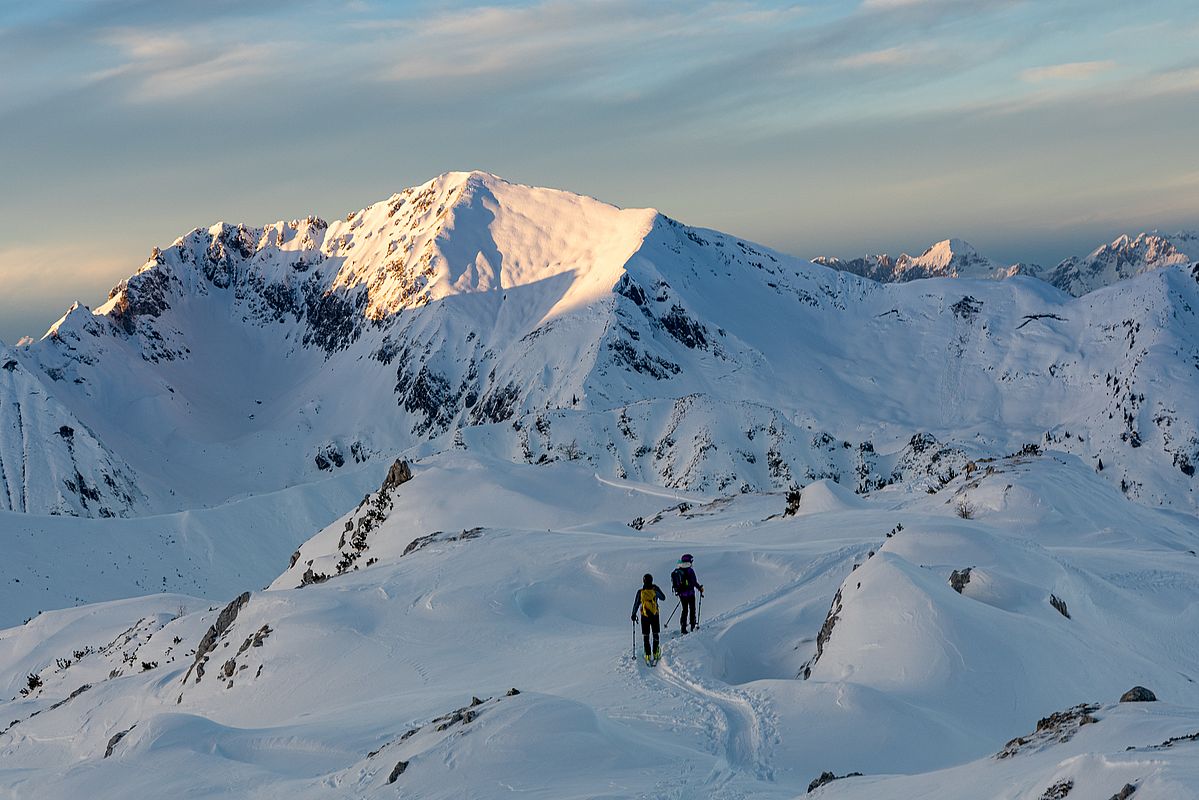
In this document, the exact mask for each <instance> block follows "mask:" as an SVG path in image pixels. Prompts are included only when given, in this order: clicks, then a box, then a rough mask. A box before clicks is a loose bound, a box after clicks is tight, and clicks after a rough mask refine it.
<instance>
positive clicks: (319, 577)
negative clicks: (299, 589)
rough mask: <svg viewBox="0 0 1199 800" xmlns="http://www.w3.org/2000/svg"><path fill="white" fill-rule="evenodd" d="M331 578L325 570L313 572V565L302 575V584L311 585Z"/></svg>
mask: <svg viewBox="0 0 1199 800" xmlns="http://www.w3.org/2000/svg"><path fill="white" fill-rule="evenodd" d="M327 580H329V576H328V575H326V574H325V573H323V572H313V571H312V567H311V566H309V567H308V569H306V570H304V574H303V575H301V576H300V585H301V586H311V585H312V584H314V583H324V582H325V581H327Z"/></svg>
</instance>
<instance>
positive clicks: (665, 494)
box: [595, 473, 713, 503]
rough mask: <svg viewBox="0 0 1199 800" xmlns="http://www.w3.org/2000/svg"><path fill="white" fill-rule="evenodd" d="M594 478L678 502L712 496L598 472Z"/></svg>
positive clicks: (605, 483) (617, 487) (702, 499)
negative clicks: (638, 482)
mask: <svg viewBox="0 0 1199 800" xmlns="http://www.w3.org/2000/svg"><path fill="white" fill-rule="evenodd" d="M595 479H596V480H597V481H599V482H600V483H602V484H603V485H604V486H611V487H612V488H614V489H624V490H626V491H630V492H637V493H639V494H645V495H649V496H650V497H662V498H665V499H667V500H678V501H680V502H687V503H696V502H700V503H702V502H710V501H711V500H712V499H713V498H702V497H699V496H697V495H696V494H695V493H690V494H683V493H679V492H672V491H670V490H669V489H663V488H661V487H657V486H646V485H642V484H635V483H628V482H627V481H617V480H610V479H608V478H605V477H603V476H601V475H600V474H599V473H596V475H595Z"/></svg>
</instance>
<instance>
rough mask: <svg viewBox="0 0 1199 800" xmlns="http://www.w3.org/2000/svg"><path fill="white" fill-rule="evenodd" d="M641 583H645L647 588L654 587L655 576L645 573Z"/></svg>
mask: <svg viewBox="0 0 1199 800" xmlns="http://www.w3.org/2000/svg"><path fill="white" fill-rule="evenodd" d="M641 582H642V583H644V584H645V585H646V586H653V584H654V576H653V575H650V574H649V573H648V572H647V573H645V574H644V575H642V576H641Z"/></svg>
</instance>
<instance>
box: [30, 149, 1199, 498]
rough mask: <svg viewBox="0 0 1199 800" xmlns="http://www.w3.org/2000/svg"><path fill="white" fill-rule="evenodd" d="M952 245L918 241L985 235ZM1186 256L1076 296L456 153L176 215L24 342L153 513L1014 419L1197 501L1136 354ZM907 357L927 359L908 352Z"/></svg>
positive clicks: (1177, 426) (954, 442)
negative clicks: (415, 460) (756, 239)
mask: <svg viewBox="0 0 1199 800" xmlns="http://www.w3.org/2000/svg"><path fill="white" fill-rule="evenodd" d="M947 243H948V244H947V247H945V248H940V249H937V248H931V249H930V250H929V251H927V252H926V256H927V259H926V261H928V263H930V264H932V263H934V262H936V263H942V264H944V265H949V264H952V263H953V259H954V258H955V257H958V256H960V255H970V256H971V257H975V256H977V253H976V251H973V249H972V248H971V249H970V250H969V251H968V252H967V251H966V248H965V247H964V246H963V245H964V243H961V242H958V243H957V250H960V251H962V253H957V252H955V251H954V241H953V240H947ZM971 254H973V255H971ZM977 258H982V257H981V256H977ZM976 260H977V259H976ZM1167 273H1169V274H1167ZM1186 274H1187V273H1185V272H1184V271H1182V267H1181V266H1179V267H1177V269H1176V270H1175V269H1173V268H1172V269H1171V270H1166V271H1164V272H1162V274H1161V275H1149V276H1141V277H1139V278H1137V279H1136V280H1134V281H1131V282H1129V283H1128V284H1127V285H1122V286H1121V287H1119V289H1118V290H1117V291H1113V290H1110V289H1109V290H1101V291H1098V292H1095V293H1092V294H1090V295H1087V299H1086V300H1085V301H1073V300H1067V299H1063V297H1062V296H1061V295H1060V293H1058V292H1057V291H1056V290H1054V289H1052V288H1051V287H1049V286H1048V285H1047V284H1045V283H1043V282H1040V281H1032V280H1020V281H1005V282H1002V283H996V282H994V281H981V282H980V281H977V280H970V279H966V278H960V279H957V280H955V281H949V282H945V281H928V282H920V283H916V282H906V283H896V284H879V283H877V282H875V281H871V280H866V279H863V278H861V277H858V276H854V275H850V274H849V273H847V272H844V271H835V270H829V269H827V268H825V267H821V266H819V265H814V264H811V263H810V262H805V261H803V260H802V259H796V258H793V257H789V256H786V255H784V254H781V253H777V252H775V251H772V250H770V249H769V248H764V247H761V246H758V245H755V244H752V243H750V242H747V241H746V240H743V239H739V238H737V237H734V236H730V235H728V234H723V233H720V232H717V231H711V230H707V229H702V228H694V227H690V226H687V225H684V224H683V223H680V222H678V221H675V220H673V219H671V218H669V217H666V216H664V215H662V214H660V213H658V212H656V211H653V210H652V209H618V208H616V207H615V206H611V205H608V204H606V203H602V202H600V201H597V200H594V199H592V198H585V197H582V196H579V195H574V194H571V193H569V192H563V191H560V190H547V189H537V188H535V187H528V186H523V185H520V184H512V183H508V182H507V181H504V180H502V179H500V178H497V177H495V176H492V175H490V174H487V173H478V172H474V173H447V174H446V175H443V176H440V177H439V178H435V179H433V180H431V181H428V182H426V183H425V184H422V185H421V186H417V187H413V188H411V189H408V190H404V191H403V192H400V193H397V194H394V195H392V196H391V197H390V198H388V199H387V200H384V201H380V202H378V203H375V204H373V205H370V206H367V207H365V208H364V209H362V210H360V211H358V212H354V213H351V214H349V215H347V217H346V218H345V219H343V220H338V221H335V222H332V223H327V222H325V221H324V220H320V219H318V218H315V217H309V218H306V219H304V220H294V221H291V222H286V223H273V224H271V225H266V226H262V227H260V228H249V227H246V226H244V225H236V226H234V225H229V224H226V223H219V224H216V225H213V226H210V227H209V228H207V229H200V228H197V229H194V230H193V231H191V232H189V233H188V234H185V235H184V236H183V237H180V238H179V239H178V240H176V242H175V243H174V244H172V245H171V246H170V247H167V248H165V249H156V250H155V251H153V252H152V253H151V257H150V258H149V259H148V260H147V261H146V263H145V264H143V266H142V267H141V268H140V269H139V270H138V271H137V272H136V273H135V274H134V275H132V276H131V277H130V278H129V279H128V280H126V281H124V282H122V283H121V284H118V286H117V287H115V288H114V290H113V291H112V292H111V293H110V297H109V299H108V301H107V302H106V303H105V304H103V305H102V306H100V307H99V308H97V309H96V311H95V312H89V311H88V310H87V309H86V308H85V307H82V306H76V307H73V308H72V310H70V311H69V312H68V313H67V314H66V315H64V317H63V319H61V320H60V321H59V322H58V323H56V324H55V325H54V326H53V328H52V329H51V331H50V332H49V333H48V334H47V335H46V336H45V337H43V339H42V340H40V341H39V342H37V343H34V344H32V345H29V346H26V347H23V348H19V350H18V351H17V352H18V358H19V359H20V360H21V362H22V363H23V365H24V366H26V367H27V368H28V369H29V370H30V371H31V372H32V373H33V374H35V375H37V376H39V378H40V379H41V380H42V384H43V386H44V387H45V390H46V391H47V392H49V393H52V394H54V395H55V396H56V397H57V398H58V399H59V400H60V401H61V402H62V403H63V404H64V405H65V406H66V407H67V408H68V409H69V410H70V411H71V412H72V413H73V414H75V415H76V416H77V417H78V418H79V419H81V420H83V421H85V422H86V423H87V425H88V426H89V427H90V428H91V429H92V430H94V431H95V432H96V435H97V437H98V439H99V440H100V441H103V442H104V443H105V445H106V446H107V447H109V448H110V449H111V450H113V452H115V453H119V454H121V456H122V458H124V459H125V460H126V461H127V462H129V463H130V464H132V465H133V467H134V469H135V471H136V473H137V474H138V475H139V482H140V485H141V486H142V487H143V489H142V490H143V491H144V492H145V494H146V495H147V498H148V499H147V503H146V506H147V507H148V508H149V509H154V510H158V511H175V510H180V509H183V508H186V507H189V506H190V505H200V506H212V505H216V504H220V503H222V502H224V501H226V500H227V499H228V498H230V497H233V496H239V495H242V494H245V493H261V492H272V491H277V490H279V489H280V488H283V487H286V486H290V485H295V484H297V483H303V482H306V481H311V480H314V479H318V478H320V477H321V476H322V475H324V474H327V473H329V472H330V471H331V470H336V469H339V468H340V467H341V465H343V464H350V463H365V462H367V461H370V460H372V459H376V458H391V457H394V455H395V454H397V453H409V454H410V455H413V456H418V455H421V454H427V453H432V452H436V451H438V450H440V449H444V448H447V447H469V448H474V449H477V450H479V451H480V452H481V453H484V454H489V455H493V456H497V457H502V458H507V459H511V460H516V461H523V462H527V463H546V462H552V461H556V460H561V459H580V458H581V459H585V460H587V461H589V462H590V463H592V464H594V465H595V466H596V468H597V469H599V470H600V471H601V472H603V473H604V474H606V475H610V476H613V477H620V478H625V477H627V478H630V479H636V480H642V481H647V482H653V483H659V484H662V485H667V486H673V487H677V488H694V489H705V490H706V489H720V490H747V491H748V490H755V489H767V488H784V487H786V486H788V485H790V484H792V483H799V484H802V483H806V482H810V481H813V480H819V479H822V478H830V479H836V480H840V481H843V482H845V483H846V484H848V485H850V486H852V487H853V488H855V489H856V490H858V491H870V490H871V489H875V488H878V487H880V486H885V485H888V484H890V483H895V482H901V483H905V484H907V485H912V486H915V485H921V486H923V485H926V482H927V481H933V483H934V484H935V483H936V481H937V480H942V479H944V478H945V477H946V476H949V475H950V474H951V473H954V472H956V471H958V470H960V469H961V468H962V466H963V465H964V464H965V463H966V462H967V461H968V460H970V459H971V458H975V457H987V456H996V455H1004V454H1006V453H1010V452H1013V451H1015V450H1018V449H1020V448H1021V447H1023V446H1025V445H1026V444H1030V443H1039V444H1040V445H1042V446H1050V445H1052V446H1065V447H1067V448H1068V449H1071V451H1072V452H1075V453H1077V454H1079V455H1082V456H1085V457H1087V458H1091V459H1094V460H1095V461H1096V463H1098V462H1100V461H1102V462H1104V463H1106V464H1107V465H1109V467H1111V468H1112V469H1109V470H1108V472H1107V473H1106V474H1107V475H1108V476H1110V479H1111V480H1113V481H1114V482H1116V483H1117V484H1119V483H1120V482H1121V481H1123V485H1125V486H1126V490H1127V491H1128V492H1129V493H1130V495H1132V496H1141V495H1139V494H1138V493H1139V492H1140V491H1141V490H1140V489H1138V486H1153V487H1158V489H1156V490H1155V493H1154V494H1153V495H1152V496H1150V495H1143V499H1144V500H1146V501H1148V502H1168V503H1178V504H1181V505H1182V506H1183V507H1190V506H1192V505H1193V498H1194V497H1195V493H1194V490H1193V486H1192V484H1191V482H1190V475H1189V474H1188V473H1187V472H1186V470H1187V469H1188V468H1191V465H1193V464H1195V463H1196V462H1199V439H1196V434H1195V432H1194V430H1193V428H1194V425H1193V424H1192V423H1191V422H1190V421H1189V420H1190V419H1193V418H1194V417H1199V412H1197V413H1196V414H1195V415H1190V414H1189V413H1184V411H1183V410H1184V409H1189V408H1190V407H1191V406H1192V405H1193V401H1191V400H1190V399H1188V398H1187V397H1186V396H1185V393H1184V392H1183V388H1184V385H1185V384H1184V385H1178V386H1174V385H1171V384H1170V383H1162V382H1160V381H1159V380H1158V378H1157V376H1158V375H1160V374H1164V372H1163V371H1167V370H1170V369H1173V367H1172V366H1171V364H1173V363H1175V361H1176V360H1177V359H1178V358H1182V359H1183V360H1184V361H1185V359H1186V358H1189V357H1191V356H1188V355H1187V354H1188V353H1194V352H1196V351H1197V348H1199V345H1197V344H1196V336H1197V334H1196V331H1195V329H1194V325H1193V322H1192V321H1190V320H1191V318H1192V317H1193V316H1194V314H1193V311H1192V312H1190V313H1189V314H1188V312H1186V310H1185V309H1186V308H1188V307H1190V308H1192V309H1193V308H1194V307H1195V306H1197V305H1199V302H1195V303H1192V302H1191V300H1190V299H1188V298H1191V296H1192V295H1193V294H1194V283H1195V282H1194V280H1193V279H1190V278H1189V277H1187V278H1181V277H1176V276H1181V275H1186ZM1180 313H1181V314H1182V316H1179V314H1180ZM1163 314H1164V315H1172V317H1171V318H1172V319H1175V320H1176V321H1175V322H1171V323H1170V325H1171V326H1173V328H1174V330H1172V331H1171V332H1170V333H1169V335H1168V336H1166V335H1165V334H1163V333H1161V332H1159V331H1158V330H1157V328H1158V327H1159V322H1158V320H1160V319H1161V318H1162V315H1163ZM1146 325H1147V326H1148V330H1145V331H1144V332H1142V328H1144V327H1145V326H1146ZM1120 331H1123V332H1124V333H1118V332H1120ZM1163 337H1164V338H1163ZM1079 342H1083V343H1085V344H1086V347H1087V349H1088V351H1089V354H1088V355H1080V353H1079V352H1078V347H1079V344H1078V343H1079ZM1167 342H1169V344H1167ZM1146 343H1148V344H1149V345H1152V346H1151V347H1146V346H1145V344H1146ZM1122 348H1123V349H1122ZM1167 348H1169V350H1168V351H1167ZM1095 353H1103V354H1104V355H1103V357H1102V359H1098V358H1097V356H1095V355H1094V354H1095ZM914 358H919V359H920V361H919V363H920V364H921V367H920V369H921V370H924V371H925V372H924V373H923V374H921V373H916V372H912V371H911V370H905V369H902V368H900V366H899V365H902V364H903V363H906V362H911V361H912V359H914ZM1147 358H1148V359H1150V361H1152V363H1153V366H1152V367H1143V366H1141V365H1142V362H1144V361H1145V359H1147ZM1101 362H1102V363H1101ZM1113 365H1123V366H1119V367H1113ZM1113 368H1114V369H1115V374H1112V373H1111V371H1112V369H1113ZM1121 370H1125V371H1126V373H1127V374H1122V373H1121ZM1105 372H1106V373H1108V375H1107V379H1106V383H1103V384H1102V385H1101V383H1100V382H1102V381H1103V376H1104V373H1105ZM1138 372H1148V373H1149V374H1147V375H1146V376H1145V377H1144V378H1143V379H1142V378H1140V377H1139V376H1138ZM55 376H58V377H57V378H56V377H55ZM351 387H352V389H351ZM1029 398H1037V400H1036V402H1030V400H1029ZM847 399H848V402H849V408H851V409H852V411H851V412H850V413H846V403H847ZM1082 408H1085V409H1087V411H1086V412H1085V413H1083V412H1081V411H1080V409H1082ZM131 409H136V413H132V414H131V413H128V412H129V410H131ZM1017 409H1024V410H1023V411H1020V412H1019V413H1018V412H1017V411H1016V410H1017ZM1117 412H1118V413H1119V415H1120V416H1119V417H1117V416H1116V414H1117ZM1166 420H1170V421H1171V422H1170V424H1169V426H1167V424H1166ZM1075 434H1079V435H1075ZM1147 442H1148V443H1151V447H1148V448H1142V445H1143V444H1145V443H1147ZM938 453H941V454H942V455H939V456H938V460H937V461H936V462H934V461H932V460H931V458H932V455H934V454H938ZM1159 462H1160V463H1159ZM229 463H239V464H241V465H242V469H241V470H240V471H238V472H231V471H230V470H228V469H227V464H229ZM1149 473H1153V474H1154V475H1155V476H1157V475H1160V480H1159V479H1158V477H1155V478H1154V479H1152V480H1147V475H1148V474H1149ZM936 476H939V477H936ZM1166 486H1171V487H1173V488H1171V489H1169V490H1168V491H1167V490H1166V489H1164V487H1166ZM180 487H186V488H185V489H183V490H181V488H180Z"/></svg>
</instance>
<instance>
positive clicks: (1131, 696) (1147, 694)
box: [1120, 686, 1157, 703]
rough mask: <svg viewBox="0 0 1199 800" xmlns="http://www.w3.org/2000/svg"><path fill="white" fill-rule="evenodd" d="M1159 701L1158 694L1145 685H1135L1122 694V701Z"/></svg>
mask: <svg viewBox="0 0 1199 800" xmlns="http://www.w3.org/2000/svg"><path fill="white" fill-rule="evenodd" d="M1156 701H1157V695H1155V694H1154V693H1153V692H1151V691H1149V690H1148V689H1146V688H1145V687H1144V686H1134V687H1132V688H1131V689H1129V690H1128V691H1127V692H1125V693H1124V694H1122V695H1120V702H1121V703H1153V702H1156Z"/></svg>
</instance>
